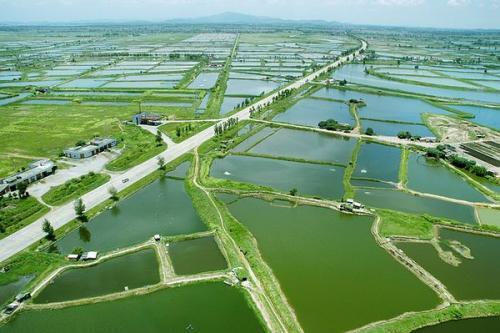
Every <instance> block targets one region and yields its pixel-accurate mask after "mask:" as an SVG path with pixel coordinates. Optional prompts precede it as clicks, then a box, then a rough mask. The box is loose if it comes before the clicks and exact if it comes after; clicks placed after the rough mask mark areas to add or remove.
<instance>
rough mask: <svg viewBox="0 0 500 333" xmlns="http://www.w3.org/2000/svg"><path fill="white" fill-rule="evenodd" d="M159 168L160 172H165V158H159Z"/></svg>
mask: <svg viewBox="0 0 500 333" xmlns="http://www.w3.org/2000/svg"><path fill="white" fill-rule="evenodd" d="M157 160H158V167H159V168H160V170H165V158H164V157H163V156H158V159H157Z"/></svg>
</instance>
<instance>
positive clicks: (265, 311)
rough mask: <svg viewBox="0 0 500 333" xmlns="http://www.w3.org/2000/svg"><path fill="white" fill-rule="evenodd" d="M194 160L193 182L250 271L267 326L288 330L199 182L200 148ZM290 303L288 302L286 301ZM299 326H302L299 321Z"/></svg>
mask: <svg viewBox="0 0 500 333" xmlns="http://www.w3.org/2000/svg"><path fill="white" fill-rule="evenodd" d="M194 162H195V170H194V176H193V183H194V185H195V186H196V187H197V188H199V189H200V190H201V191H203V192H204V193H205V195H206V196H207V197H208V199H209V200H210V203H211V204H212V205H213V206H214V207H215V209H216V211H217V214H218V217H219V220H220V223H221V227H222V228H221V230H222V231H223V232H224V234H225V236H226V237H227V238H228V239H229V240H230V242H231V244H232V246H233V248H234V253H237V254H238V256H239V258H240V261H241V262H242V263H243V265H244V266H245V269H246V270H247V271H248V274H249V276H250V281H251V282H252V285H253V287H249V288H247V290H248V291H249V293H250V295H251V297H252V300H253V301H254V303H255V305H256V306H257V308H258V309H259V311H260V312H261V314H262V316H263V318H264V320H265V321H266V324H267V326H268V327H269V329H270V330H271V331H272V332H287V329H286V326H285V324H284V323H283V322H282V320H281V318H280V316H279V315H278V313H277V311H276V310H275V308H274V304H273V303H272V302H271V300H270V299H269V298H268V297H267V295H266V293H265V290H264V288H263V286H262V284H261V282H260V280H259V279H258V278H257V276H256V275H255V273H254V271H253V269H252V267H251V266H250V264H249V263H248V261H247V259H246V258H245V256H244V255H243V254H242V253H241V251H240V249H239V246H238V245H237V244H236V242H235V241H234V239H233V238H232V237H231V236H230V235H229V232H228V231H227V229H226V225H225V222H224V217H223V216H222V213H221V212H220V210H219V208H218V207H217V204H216V203H215V201H214V200H213V198H212V196H211V195H210V192H209V191H208V190H207V189H205V188H204V187H203V186H201V185H200V184H199V182H198V176H199V167H200V161H199V154H198V149H197V148H195V150H194ZM259 296H260V297H262V298H263V299H264V300H265V302H266V303H267V306H266V305H264V304H262V302H261V299H260V297H259ZM286 304H288V303H286ZM268 309H269V310H270V311H271V312H272V315H273V316H274V318H275V319H276V320H277V322H278V323H279V331H277V330H276V328H275V327H274V325H273V321H272V320H271V314H270V313H269V312H268ZM290 311H291V313H293V310H291V309H290ZM296 326H297V327H300V326H299V325H298V322H297V325H296Z"/></svg>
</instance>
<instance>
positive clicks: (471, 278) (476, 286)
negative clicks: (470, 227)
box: [397, 229, 500, 300]
mask: <svg viewBox="0 0 500 333" xmlns="http://www.w3.org/2000/svg"><path fill="white" fill-rule="evenodd" d="M439 239H440V241H442V242H445V244H446V242H449V241H453V240H455V241H459V242H460V243H461V244H463V245H465V246H467V247H468V248H469V249H470V252H471V253H470V254H471V255H472V257H473V258H474V259H467V258H464V257H463V256H461V255H460V254H458V253H457V252H456V251H454V250H451V247H447V248H446V250H451V251H453V253H454V255H455V257H457V258H458V259H459V260H460V261H461V263H460V264H459V265H458V266H453V265H450V264H448V263H446V262H444V261H443V260H442V259H440V258H439V256H438V253H437V251H436V250H435V249H434V247H433V246H432V245H430V244H425V243H399V244H397V246H398V247H400V248H401V249H402V250H403V251H404V252H405V253H406V254H407V255H409V256H410V257H411V258H413V259H414V260H415V261H416V262H418V263H419V264H420V265H422V267H424V268H425V269H426V270H428V271H429V272H430V273H431V274H432V275H434V276H435V277H436V278H437V279H439V280H440V281H441V282H443V283H444V284H445V285H446V287H448V290H449V291H450V292H451V293H452V294H453V295H454V296H455V297H456V298H457V299H461V300H471V299H498V298H500V279H499V278H498V277H499V276H500V265H499V264H498V258H499V256H500V239H499V238H495V237H489V236H482V235H476V234H470V233H465V232H460V231H454V230H447V229H440V231H439Z"/></svg>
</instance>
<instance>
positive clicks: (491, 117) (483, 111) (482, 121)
mask: <svg viewBox="0 0 500 333" xmlns="http://www.w3.org/2000/svg"><path fill="white" fill-rule="evenodd" d="M448 107H450V108H453V109H455V110H458V111H462V112H467V113H470V114H473V115H474V118H470V119H466V120H467V121H472V122H474V123H476V124H479V125H483V126H487V127H491V128H494V129H496V130H500V109H498V108H487V107H483V106H474V105H448Z"/></svg>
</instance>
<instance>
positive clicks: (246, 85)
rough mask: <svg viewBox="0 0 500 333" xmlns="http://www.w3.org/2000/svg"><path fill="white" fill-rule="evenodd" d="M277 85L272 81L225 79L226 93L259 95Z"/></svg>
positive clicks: (277, 85)
mask: <svg viewBox="0 0 500 333" xmlns="http://www.w3.org/2000/svg"><path fill="white" fill-rule="evenodd" d="M279 86H280V84H279V83H278V82H274V81H265V80H241V79H229V80H227V88H226V95H244V96H246V95H250V96H259V95H260V94H262V93H264V94H266V93H268V92H270V91H271V90H274V89H276V88H278V87H279Z"/></svg>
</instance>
